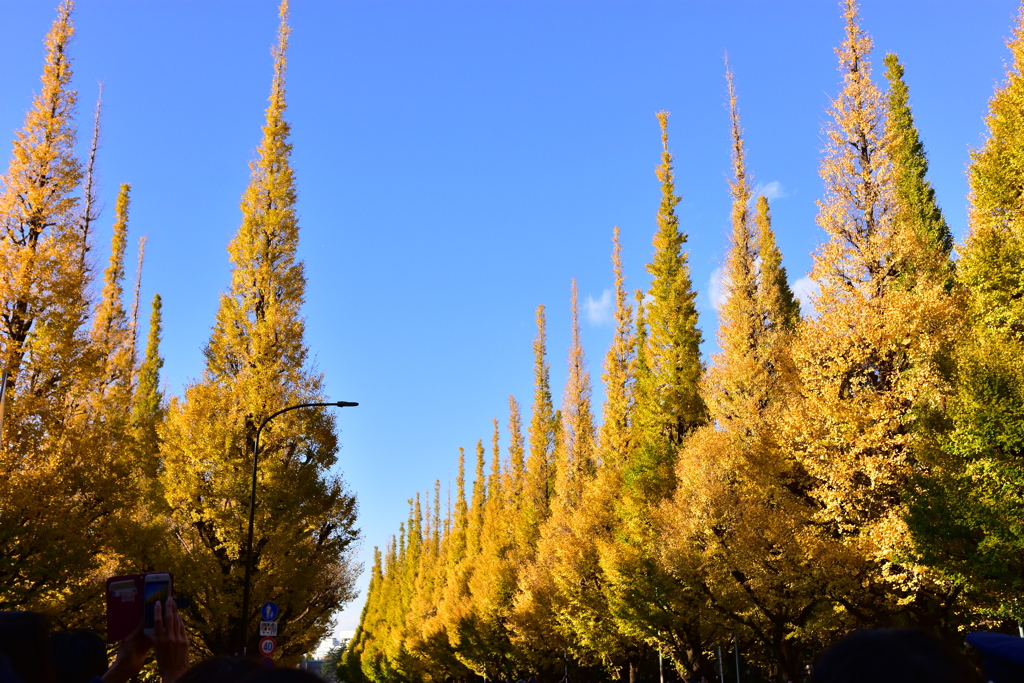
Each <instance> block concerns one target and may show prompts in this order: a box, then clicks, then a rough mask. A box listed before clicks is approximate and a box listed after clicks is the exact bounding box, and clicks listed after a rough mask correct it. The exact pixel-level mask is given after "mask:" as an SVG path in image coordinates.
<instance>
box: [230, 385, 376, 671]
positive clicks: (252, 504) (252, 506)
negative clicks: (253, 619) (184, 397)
mask: <svg viewBox="0 0 1024 683" xmlns="http://www.w3.org/2000/svg"><path fill="white" fill-rule="evenodd" d="M357 405H359V404H358V403H354V402H352V401H332V402H330V403H298V404H296V405H293V406H288V407H287V408H282V409H281V410H279V411H277V412H276V413H274V414H273V415H268V416H267V417H265V418H263V421H262V422H260V426H259V427H258V428H257V429H256V443H255V444H254V445H253V449H252V492H251V493H250V494H249V538H248V540H247V541H246V542H245V586H244V587H243V588H242V656H245V654H246V642H247V640H248V636H249V633H248V630H249V629H248V619H249V582H250V578H251V576H252V529H253V522H254V520H255V516H256V463H257V459H258V458H259V455H260V432H262V431H263V428H264V427H266V426H267V423H268V422H270V421H271V420H273V419H274V418H275V417H277V416H278V415H280V414H281V413H287V412H288V411H289V410H298V409H299V408H322V407H326V406H334V407H337V408H351V407H353V406H357Z"/></svg>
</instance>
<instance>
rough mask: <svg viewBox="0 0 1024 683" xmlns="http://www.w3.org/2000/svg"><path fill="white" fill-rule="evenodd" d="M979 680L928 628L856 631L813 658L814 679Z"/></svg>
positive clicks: (868, 682) (861, 682)
mask: <svg viewBox="0 0 1024 683" xmlns="http://www.w3.org/2000/svg"><path fill="white" fill-rule="evenodd" d="M889 681H892V682H893V683H897V682H899V683H981V677H980V676H978V674H977V672H975V670H974V668H973V667H972V666H971V665H970V664H969V663H968V662H967V660H966V659H965V658H964V657H963V656H962V655H960V654H958V653H957V652H954V651H953V650H952V649H951V648H950V647H949V646H948V645H946V644H945V643H943V642H942V641H941V640H939V639H938V638H935V637H933V636H930V635H928V634H927V633H925V632H924V631H911V630H903V629H877V630H862V631H854V632H853V633H850V634H849V635H847V636H846V637H845V638H843V639H842V640H840V641H839V642H838V643H836V644H835V645H833V646H832V647H830V648H828V649H827V650H825V651H824V652H822V653H821V654H820V655H818V658H817V659H816V660H815V662H814V669H813V671H812V673H811V683H888V682H889Z"/></svg>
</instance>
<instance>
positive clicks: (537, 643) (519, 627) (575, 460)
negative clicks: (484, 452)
mask: <svg viewBox="0 0 1024 683" xmlns="http://www.w3.org/2000/svg"><path fill="white" fill-rule="evenodd" d="M571 320H572V340H571V342H570V346H569V358H568V366H569V367H568V371H569V373H568V377H567V379H566V385H565V395H564V399H563V403H562V410H561V412H560V415H561V419H560V425H559V426H560V436H559V438H558V439H557V441H556V442H555V448H554V449H553V453H554V483H555V486H554V496H553V497H552V498H551V502H550V513H549V515H548V516H547V518H546V519H545V520H544V521H543V523H542V524H541V526H540V530H539V531H540V537H539V540H538V541H537V552H536V554H535V556H534V558H533V560H532V562H531V563H530V564H529V565H528V566H527V567H526V568H525V569H524V571H523V573H522V574H521V580H520V586H519V594H518V596H517V600H516V609H515V613H514V615H513V623H514V630H515V633H516V642H517V645H518V646H519V647H521V648H522V649H523V650H524V651H525V652H527V653H529V656H530V657H531V658H532V659H533V660H534V661H537V662H538V663H544V664H547V663H551V662H553V661H555V660H556V659H557V658H558V656H559V654H562V656H564V650H565V648H566V647H567V646H568V645H569V644H570V641H571V635H570V634H569V633H568V632H567V630H566V629H565V628H562V627H561V626H560V625H559V623H558V615H559V613H560V612H562V611H563V610H564V608H565V605H564V604H563V603H561V602H560V600H561V598H563V597H564V594H563V593H560V591H559V590H558V585H557V583H556V581H555V576H556V573H557V571H558V567H560V566H561V567H564V566H566V565H569V564H571V563H572V558H571V557H570V554H571V553H572V552H573V549H572V547H571V542H572V533H571V530H570V522H571V519H572V518H573V516H574V515H576V514H578V512H579V510H580V505H581V503H582V497H583V492H584V490H585V488H586V487H587V485H588V484H589V483H590V482H591V481H592V480H593V477H594V473H595V471H596V459H595V458H596V444H595V429H594V423H593V416H592V412H591V406H590V393H591V389H590V374H589V372H588V371H587V368H586V359H585V357H584V353H583V345H582V342H581V339H580V329H579V302H578V294H577V289H576V281H575V280H573V281H572V295H571ZM532 438H533V437H532V433H531V439H532ZM567 544H568V545H567ZM560 651H562V652H560Z"/></svg>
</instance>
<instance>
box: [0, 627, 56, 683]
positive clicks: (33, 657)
mask: <svg viewBox="0 0 1024 683" xmlns="http://www.w3.org/2000/svg"><path fill="white" fill-rule="evenodd" d="M49 635H50V634H49V631H48V629H47V626H46V621H44V620H43V618H42V617H41V616H39V615H38V614H36V613H35V612H0V653H3V654H4V655H5V656H6V657H7V662H8V664H9V665H10V669H11V670H12V671H13V672H14V675H16V676H17V677H18V678H19V679H20V680H21V683H56V677H55V676H54V673H53V663H52V661H53V660H52V659H51V658H50V643H49Z"/></svg>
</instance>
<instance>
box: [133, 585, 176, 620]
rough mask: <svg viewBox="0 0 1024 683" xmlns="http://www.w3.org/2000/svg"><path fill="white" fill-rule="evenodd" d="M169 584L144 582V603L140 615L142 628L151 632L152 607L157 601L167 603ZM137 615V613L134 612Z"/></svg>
mask: <svg viewBox="0 0 1024 683" xmlns="http://www.w3.org/2000/svg"><path fill="white" fill-rule="evenodd" d="M170 590H171V582H170V581H152V582H151V581H147V582H146V602H145V603H144V608H143V613H142V627H143V628H146V629H150V630H152V628H153V607H154V606H155V605H156V603H157V601H158V600H159V601H160V602H167V596H168V595H169V594H170ZM136 614H138V612H136Z"/></svg>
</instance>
